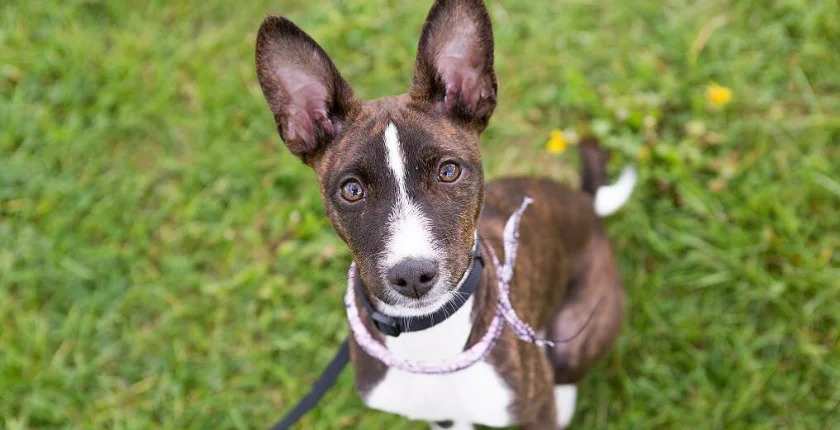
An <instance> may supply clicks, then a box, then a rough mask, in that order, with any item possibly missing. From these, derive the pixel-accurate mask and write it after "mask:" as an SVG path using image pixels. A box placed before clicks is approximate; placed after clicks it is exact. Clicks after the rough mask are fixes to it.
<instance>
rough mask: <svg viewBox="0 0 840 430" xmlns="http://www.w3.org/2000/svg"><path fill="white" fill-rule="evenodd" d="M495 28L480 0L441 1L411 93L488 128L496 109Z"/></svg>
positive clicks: (427, 29)
mask: <svg viewBox="0 0 840 430" xmlns="http://www.w3.org/2000/svg"><path fill="white" fill-rule="evenodd" d="M497 91H498V85H497V83H496V73H495V72H494V71H493V28H492V25H491V23H490V16H489V15H488V14H487V9H486V8H485V7H484V3H483V2H482V1H481V0H437V1H435V4H434V5H433V6H432V10H431V11H429V16H428V17H426V23H425V24H424V25H423V32H422V34H421V35H420V43H419V44H418V47H417V62H416V63H415V65H414V83H413V87H412V90H411V94H412V97H414V98H416V99H421V100H424V101H428V102H430V103H432V104H433V105H434V106H435V108H436V109H439V110H440V111H443V112H445V113H447V114H449V115H452V116H454V117H455V118H458V119H461V120H465V121H467V122H468V123H469V124H472V125H474V126H476V127H477V128H478V129H479V130H483V129H484V127H486V126H487V122H488V121H489V119H490V115H492V114H493V109H495V108H496V93H497Z"/></svg>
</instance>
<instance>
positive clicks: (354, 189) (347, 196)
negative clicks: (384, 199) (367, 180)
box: [341, 179, 365, 202]
mask: <svg viewBox="0 0 840 430" xmlns="http://www.w3.org/2000/svg"><path fill="white" fill-rule="evenodd" d="M364 196H365V189H364V188H362V184H360V183H359V182H357V181H355V180H353V179H351V180H349V181H347V182H345V183H344V185H342V186H341V197H343V198H344V200H347V201H348V202H357V201H359V200H361V199H362V197H364Z"/></svg>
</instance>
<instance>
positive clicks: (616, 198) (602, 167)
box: [579, 136, 636, 217]
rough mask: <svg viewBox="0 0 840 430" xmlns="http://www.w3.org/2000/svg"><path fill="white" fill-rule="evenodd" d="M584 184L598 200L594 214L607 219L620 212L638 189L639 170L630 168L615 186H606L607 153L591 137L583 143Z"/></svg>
mask: <svg viewBox="0 0 840 430" xmlns="http://www.w3.org/2000/svg"><path fill="white" fill-rule="evenodd" d="M579 147H580V159H581V184H582V188H583V190H584V191H586V192H587V193H589V194H591V195H592V196H593V197H594V199H595V213H596V214H598V216H600V217H606V216H609V215H612V214H613V213H615V211H617V210H619V209H620V208H621V207H622V206H624V204H625V203H627V200H629V199H630V195H631V194H633V187H635V186H636V169H635V168H634V167H633V166H631V165H628V166H626V167H625V168H624V170H623V171H622V172H621V176H619V177H618V181H616V182H615V183H614V184H612V185H606V183H607V153H606V151H604V150H603V149H602V148H601V147H600V145H598V141H597V140H596V139H595V138H594V137H592V136H586V137H583V138H581V140H580V144H579Z"/></svg>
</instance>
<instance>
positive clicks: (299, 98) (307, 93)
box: [278, 68, 334, 148]
mask: <svg viewBox="0 0 840 430" xmlns="http://www.w3.org/2000/svg"><path fill="white" fill-rule="evenodd" d="M278 75H279V76H280V79H281V81H282V84H283V86H284V87H285V88H286V91H287V92H288V94H289V101H288V103H289V104H288V106H287V109H288V112H289V115H288V117H287V122H286V134H287V135H286V136H285V138H286V139H287V140H298V141H302V142H304V143H305V144H306V146H307V147H309V148H314V147H315V145H316V142H315V136H316V133H315V124H316V123H317V124H319V125H320V126H321V128H323V130H324V131H325V132H326V133H327V134H329V135H330V136H332V135H333V134H334V129H333V125H332V122H331V121H330V118H329V116H328V115H327V105H326V103H327V87H326V86H325V85H324V84H323V83H322V82H321V81H319V80H318V79H317V78H315V77H314V76H312V75H309V74H307V73H304V72H301V71H299V70H295V69H292V68H289V69H285V70H280V73H279V74H278Z"/></svg>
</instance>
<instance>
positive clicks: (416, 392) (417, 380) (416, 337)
mask: <svg viewBox="0 0 840 430" xmlns="http://www.w3.org/2000/svg"><path fill="white" fill-rule="evenodd" d="M472 307H473V299H472V298H470V299H469V300H468V301H467V302H466V303H465V304H464V306H462V307H461V309H459V310H458V312H456V313H455V314H454V315H452V316H451V317H449V318H448V319H446V321H444V322H443V323H441V324H438V325H436V326H434V327H432V328H429V329H427V330H423V331H420V332H416V333H403V334H401V335H400V336H399V337H396V338H393V337H389V338H387V339H386V346H387V347H388V349H389V350H390V351H391V353H392V354H394V355H395V356H396V357H400V358H405V359H408V360H415V361H426V360H429V361H436V360H441V359H445V358H449V357H452V356H454V355H457V354H459V353H460V352H462V351H463V348H464V345H465V344H466V341H467V337H468V336H469V333H470V330H471V328H472V320H471V313H472ZM512 400H513V393H512V391H511V390H510V388H508V386H507V384H506V383H505V381H504V380H503V379H502V377H501V376H500V375H499V374H498V373H497V372H496V370H495V369H494V368H493V366H491V365H489V364H488V363H486V362H483V361H482V362H478V363H476V364H474V365H472V366H470V367H468V368H467V369H464V370H461V371H459V372H455V373H451V374H445V375H421V374H413V373H408V372H403V371H401V370H397V369H393V368H391V369H388V371H387V373H386V374H385V376H384V377H383V378H382V380H381V381H380V382H379V384H377V385H376V386H375V387H374V388H373V389H371V390H370V391H369V392H368V393H367V395H366V396H365V398H364V401H365V403H366V404H367V405H368V406H370V407H371V408H374V409H379V410H383V411H387V412H391V413H396V414H400V415H403V416H405V417H408V418H410V419H416V420H426V421H443V420H453V421H456V422H468V423H475V424H483V425H489V426H494V427H500V426H507V425H510V424H512V423H513V420H512V418H513V417H512V416H511V414H510V413H509V411H508V410H509V406H510V404H511V402H512Z"/></svg>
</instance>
